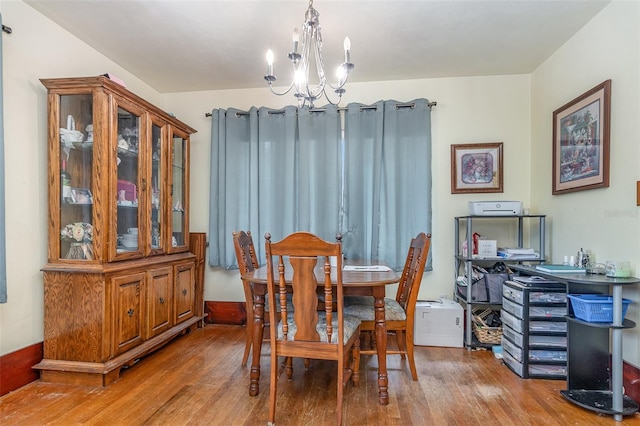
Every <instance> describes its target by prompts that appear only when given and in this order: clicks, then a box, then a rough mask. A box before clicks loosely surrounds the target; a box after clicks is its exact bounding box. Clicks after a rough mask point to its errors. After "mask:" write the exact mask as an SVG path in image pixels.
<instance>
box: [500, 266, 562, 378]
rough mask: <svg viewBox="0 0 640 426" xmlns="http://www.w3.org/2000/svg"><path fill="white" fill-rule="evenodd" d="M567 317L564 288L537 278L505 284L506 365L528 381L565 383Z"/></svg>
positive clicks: (502, 313) (504, 343)
mask: <svg viewBox="0 0 640 426" xmlns="http://www.w3.org/2000/svg"><path fill="white" fill-rule="evenodd" d="M566 314H567V293H566V287H565V285H564V284H562V283H558V282H555V281H548V280H545V279H544V278H542V277H535V276H534V277H520V276H516V277H514V278H513V280H507V281H505V282H504V284H503V287H502V311H501V318H502V324H503V327H502V332H503V334H502V347H503V359H504V361H505V363H506V365H507V366H508V367H509V368H510V369H511V370H512V371H513V372H514V373H516V374H517V375H518V376H520V377H522V378H525V379H528V378H545V379H565V378H566V375H567V323H566V318H565V315H566Z"/></svg>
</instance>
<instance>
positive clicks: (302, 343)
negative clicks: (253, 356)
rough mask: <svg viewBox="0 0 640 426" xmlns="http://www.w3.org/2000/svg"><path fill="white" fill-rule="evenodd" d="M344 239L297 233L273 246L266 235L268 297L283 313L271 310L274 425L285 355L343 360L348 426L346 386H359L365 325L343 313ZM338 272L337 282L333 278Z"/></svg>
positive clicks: (340, 384)
mask: <svg viewBox="0 0 640 426" xmlns="http://www.w3.org/2000/svg"><path fill="white" fill-rule="evenodd" d="M340 239H341V237H340V236H339V237H338V241H337V242H336V243H330V242H327V241H324V240H322V239H320V238H319V237H317V236H315V235H313V234H311V233H308V232H296V233H293V234H291V235H289V236H287V237H286V238H284V239H283V240H281V241H279V242H277V243H276V242H274V243H272V242H271V235H270V234H268V233H267V234H266V235H265V240H266V241H265V248H266V254H267V298H268V299H269V303H270V304H271V306H276V303H277V304H278V305H277V306H278V307H279V311H280V312H278V311H277V310H276V309H271V310H270V311H269V317H270V322H271V324H272V326H271V327H270V330H269V335H270V342H271V384H270V390H269V424H271V425H273V424H274V422H275V413H276V391H277V386H278V376H279V375H280V374H279V373H280V372H279V369H278V357H279V356H283V357H289V358H293V357H303V358H312V359H323V360H334V361H337V364H338V371H337V408H336V413H337V414H336V416H337V424H342V400H343V392H344V388H345V386H346V384H347V383H348V381H349V379H351V380H352V382H353V384H354V386H358V383H359V374H358V369H359V366H360V352H359V351H360V348H359V345H360V341H359V335H360V328H359V326H360V320H359V319H358V318H356V317H353V316H349V315H345V314H344V312H343V310H344V305H343V288H342V256H341V253H342V247H341V243H340ZM330 256H336V257H337V259H338V265H337V266H338V267H337V268H331V264H330V261H329V257H330ZM274 258H275V262H274ZM318 266H320V268H321V272H319V274H321V277H316V268H317V267H318ZM332 269H333V271H334V274H335V280H334V282H332V279H331V272H332ZM285 272H286V273H287V276H286V277H285ZM289 274H290V276H289ZM318 287H321V288H322V289H323V293H324V311H322V310H321V311H319V310H318V305H319V303H320V301H319V296H318V292H317V289H318ZM334 289H335V296H334ZM288 292H292V294H293V306H294V307H295V310H294V312H291V311H290V309H289V307H288V306H287V305H288V304H287V297H286V296H287V293H288Z"/></svg>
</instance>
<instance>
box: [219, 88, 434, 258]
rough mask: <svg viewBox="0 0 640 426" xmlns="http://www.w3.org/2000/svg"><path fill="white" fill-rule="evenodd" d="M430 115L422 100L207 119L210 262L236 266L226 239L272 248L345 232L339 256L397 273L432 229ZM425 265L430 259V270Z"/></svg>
mask: <svg viewBox="0 0 640 426" xmlns="http://www.w3.org/2000/svg"><path fill="white" fill-rule="evenodd" d="M430 111H431V108H430V106H429V103H428V101H427V100H426V99H418V100H415V101H412V102H409V103H402V104H401V103H399V102H396V101H384V102H383V101H380V102H378V103H376V104H375V105H361V104H350V105H348V107H347V109H346V111H344V112H343V114H345V120H344V131H345V133H344V134H345V137H344V139H343V138H342V137H341V125H340V121H341V120H340V113H339V112H338V109H337V108H336V107H335V106H331V105H329V106H326V107H323V108H319V109H314V110H309V109H308V108H302V109H297V108H295V107H286V108H285V109H284V110H279V111H274V110H270V109H267V108H260V109H256V108H252V109H251V110H250V111H247V112H243V111H238V110H234V109H228V110H222V109H215V110H213V113H212V139H213V140H212V150H211V204H210V212H211V213H210V224H209V225H210V226H209V229H210V250H209V264H210V265H211V266H222V267H225V268H234V267H237V262H236V259H235V252H234V250H233V241H232V238H231V233H232V232H233V231H236V230H250V231H251V232H252V234H253V240H254V245H255V246H256V250H257V252H258V259H259V260H260V262H261V263H263V261H264V234H265V232H269V233H271V235H272V239H273V241H278V240H280V239H282V238H284V237H285V236H286V235H288V234H290V233H291V232H295V231H299V230H306V231H310V232H313V233H315V234H317V235H319V236H320V237H321V238H324V239H326V240H329V241H331V240H333V239H334V238H335V235H336V234H337V233H341V234H342V235H343V240H342V241H343V247H344V252H345V257H346V258H352V259H367V260H369V259H376V260H382V261H384V262H385V263H387V264H389V265H390V266H392V267H393V268H394V269H396V270H400V269H402V267H403V266H404V262H405V259H406V253H407V250H408V247H409V242H410V241H411V238H413V237H415V236H416V235H417V234H418V233H419V232H431V119H430ZM427 267H428V268H430V262H429V264H428V265H427Z"/></svg>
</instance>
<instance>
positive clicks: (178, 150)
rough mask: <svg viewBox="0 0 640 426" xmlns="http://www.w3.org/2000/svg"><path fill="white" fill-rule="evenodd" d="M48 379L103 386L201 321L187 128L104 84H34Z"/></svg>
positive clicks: (101, 80) (99, 80)
mask: <svg viewBox="0 0 640 426" xmlns="http://www.w3.org/2000/svg"><path fill="white" fill-rule="evenodd" d="M41 82H42V84H43V85H44V86H45V87H46V88H47V91H48V121H49V126H48V149H49V151H48V152H49V167H48V184H49V188H48V190H49V224H48V239H49V246H48V263H47V264H46V265H45V266H44V267H43V268H42V271H43V276H44V359H43V360H42V362H40V363H39V364H37V365H36V366H35V368H37V369H40V371H41V378H42V379H43V380H45V381H55V382H65V383H76V384H88V385H107V384H109V383H111V382H113V381H114V380H116V379H117V378H118V376H119V373H120V369H121V368H122V367H123V366H130V365H132V364H133V363H135V362H136V361H137V360H139V359H140V358H141V357H142V356H144V355H145V354H147V353H149V352H151V351H153V350H155V349H157V348H159V347H160V346H162V345H163V344H165V343H167V342H168V341H169V340H171V339H172V338H174V337H176V336H177V335H179V334H182V333H184V332H186V331H188V330H190V329H192V328H194V327H196V326H197V324H198V322H199V321H201V320H202V314H203V307H202V306H201V304H202V292H203V289H202V283H201V282H199V283H198V284H196V257H195V256H194V254H192V253H190V252H189V219H188V217H189V137H190V134H192V133H195V130H194V129H192V128H191V127H189V126H188V125H186V124H184V123H182V122H181V121H179V120H177V119H176V118H175V117H173V116H171V115H169V114H167V113H165V112H163V111H161V110H160V109H159V108H157V107H155V106H153V105H152V104H150V103H149V102H147V101H145V100H144V99H141V98H139V97H138V96H136V95H135V94H133V93H131V92H130V91H128V90H127V89H125V88H124V87H123V86H121V85H119V84H117V83H115V82H113V81H111V80H109V79H108V78H106V77H104V76H99V77H87V78H62V79H43V80H41Z"/></svg>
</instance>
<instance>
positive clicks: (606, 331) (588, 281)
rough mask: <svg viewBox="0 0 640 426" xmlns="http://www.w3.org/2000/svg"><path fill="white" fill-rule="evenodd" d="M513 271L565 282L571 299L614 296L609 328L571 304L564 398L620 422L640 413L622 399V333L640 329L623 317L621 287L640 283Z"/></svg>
mask: <svg viewBox="0 0 640 426" xmlns="http://www.w3.org/2000/svg"><path fill="white" fill-rule="evenodd" d="M510 267H511V268H512V269H514V270H516V271H518V272H519V273H520V274H521V275H538V276H541V277H544V278H547V279H551V280H555V281H558V282H561V283H564V284H565V285H566V286H567V294H582V293H593V294H604V295H611V296H612V297H613V321H612V322H611V323H595V322H587V321H583V320H581V319H578V318H576V317H575V316H574V314H573V309H572V307H571V304H570V303H569V304H568V305H567V389H566V390H563V391H561V394H562V395H563V396H564V397H565V398H566V399H567V400H569V401H571V402H572V403H574V404H577V405H579V406H581V407H583V408H586V409H589V410H592V411H595V412H598V413H604V414H610V415H613V416H614V418H615V419H616V420H617V421H622V416H625V415H632V414H634V413H635V412H636V411H638V409H639V405H638V403H637V402H636V401H634V400H633V399H631V398H630V397H628V396H626V395H625V394H624V388H623V383H622V368H623V360H622V331H623V329H625V328H633V327H635V326H636V324H635V323H634V322H633V321H630V320H628V319H624V320H623V318H622V287H623V286H631V285H638V284H640V278H635V277H630V278H610V277H606V276H604V275H595V274H582V273H565V274H560V273H548V272H543V271H540V270H538V269H536V267H535V266H525V265H511V266H510ZM609 342H611V344H609Z"/></svg>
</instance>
